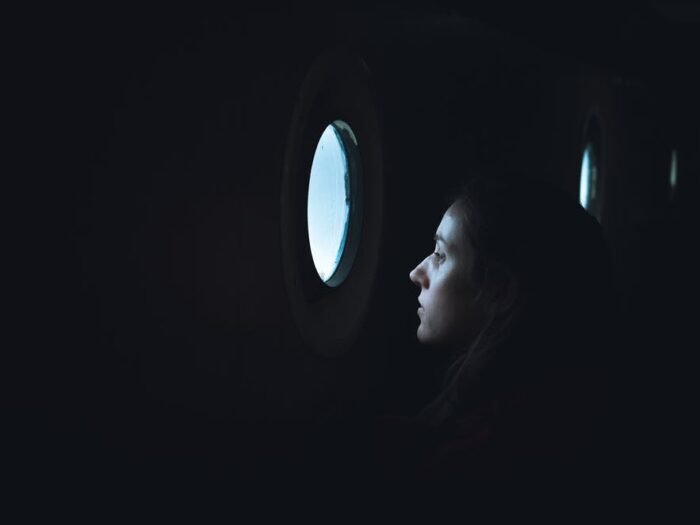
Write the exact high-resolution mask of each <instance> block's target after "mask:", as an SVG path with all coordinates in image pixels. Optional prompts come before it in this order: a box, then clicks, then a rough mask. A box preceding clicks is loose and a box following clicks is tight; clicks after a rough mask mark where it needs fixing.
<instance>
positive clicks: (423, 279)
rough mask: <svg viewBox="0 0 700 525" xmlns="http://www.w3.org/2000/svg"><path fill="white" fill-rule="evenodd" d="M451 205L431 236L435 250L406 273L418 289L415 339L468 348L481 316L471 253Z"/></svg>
mask: <svg viewBox="0 0 700 525" xmlns="http://www.w3.org/2000/svg"><path fill="white" fill-rule="evenodd" d="M461 228H462V226H461V224H460V221H459V219H457V218H456V217H455V214H454V205H453V206H451V207H450V208H449V209H448V210H447V211H446V212H445V215H444V216H443V217H442V221H441V222H440V225H439V226H438V229H437V232H436V233H435V250H434V252H433V253H432V254H430V255H428V256H427V257H426V258H425V259H423V261H421V263H420V264H418V266H416V267H415V268H414V269H413V271H411V273H410V274H409V277H410V279H411V281H413V282H414V283H415V284H416V285H417V286H419V287H420V294H419V295H418V303H419V304H420V308H418V318H419V319H420V325H419V326H418V331H417V336H418V340H419V341H420V342H421V343H423V344H438V345H468V344H469V343H471V341H472V340H473V338H474V337H476V335H477V334H478V331H479V329H480V327H481V324H482V319H483V315H482V314H481V312H480V308H479V306H478V303H477V301H476V296H477V292H476V290H475V289H474V288H473V287H472V286H471V284H470V280H469V270H470V267H471V264H472V259H473V253H472V250H471V249H470V248H469V247H468V246H465V245H464V241H463V240H462V239H464V238H465V237H464V236H463V235H462V231H461Z"/></svg>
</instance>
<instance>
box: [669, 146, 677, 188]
mask: <svg viewBox="0 0 700 525" xmlns="http://www.w3.org/2000/svg"><path fill="white" fill-rule="evenodd" d="M677 186H678V152H677V151H676V150H675V149H674V150H673V151H671V165H670V169H669V180H668V188H669V197H670V198H673V195H674V194H675V192H676V187H677Z"/></svg>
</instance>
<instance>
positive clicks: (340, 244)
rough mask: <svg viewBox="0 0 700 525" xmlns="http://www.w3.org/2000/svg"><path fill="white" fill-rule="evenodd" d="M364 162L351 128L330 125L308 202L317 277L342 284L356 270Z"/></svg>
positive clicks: (311, 179) (323, 138)
mask: <svg viewBox="0 0 700 525" xmlns="http://www.w3.org/2000/svg"><path fill="white" fill-rule="evenodd" d="M359 185H360V159H359V151H358V148H357V140H356V138H355V135H354V133H353V132H352V129H351V128H350V126H349V125H348V124H347V123H345V122H343V121H340V120H336V121H334V122H332V123H331V124H329V125H328V126H327V127H326V128H325V130H324V131H323V133H322V135H321V138H320V139H319V141H318V144H317V146H316V151H315V153H314V157H313V162H312V164H311V173H310V176H309V194H308V200H307V227H308V234H309V246H310V249H311V257H312V259H313V263H314V266H315V268H316V272H317V273H318V276H319V277H320V278H321V280H322V281H323V282H324V283H325V284H326V285H328V286H331V287H335V286H338V285H340V284H341V283H342V282H343V281H344V280H345V278H346V277H347V275H348V273H349V271H350V268H351V266H352V263H353V260H354V257H355V252H356V251H357V245H358V241H359V238H358V234H359V222H360V220H361V207H362V203H361V192H360V186H359Z"/></svg>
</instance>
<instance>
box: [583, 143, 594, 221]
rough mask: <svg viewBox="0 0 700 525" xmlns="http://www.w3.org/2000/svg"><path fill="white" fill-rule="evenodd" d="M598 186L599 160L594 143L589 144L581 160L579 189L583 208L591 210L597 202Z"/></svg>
mask: <svg viewBox="0 0 700 525" xmlns="http://www.w3.org/2000/svg"><path fill="white" fill-rule="evenodd" d="M597 186H598V159H597V155H596V152H595V148H594V147H593V143H592V142H588V143H587V144H586V147H585V148H584V149H583V158H582V159H581V185H580V188H579V200H580V201H581V206H583V207H584V208H585V209H586V210H590V208H591V204H592V203H593V201H594V200H596V197H597V195H596V188H597Z"/></svg>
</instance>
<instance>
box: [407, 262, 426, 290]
mask: <svg viewBox="0 0 700 525" xmlns="http://www.w3.org/2000/svg"><path fill="white" fill-rule="evenodd" d="M408 277H409V279H411V281H413V282H414V283H415V284H416V286H419V287H423V286H424V284H425V281H426V275H425V270H424V269H423V262H421V263H420V264H419V265H418V266H416V267H415V268H414V269H413V270H411V273H409V274H408Z"/></svg>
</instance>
